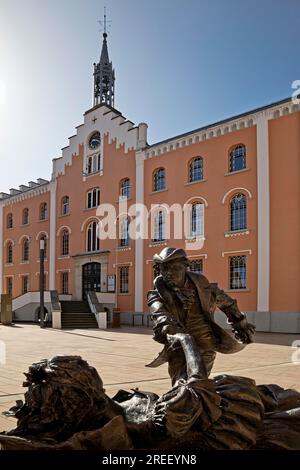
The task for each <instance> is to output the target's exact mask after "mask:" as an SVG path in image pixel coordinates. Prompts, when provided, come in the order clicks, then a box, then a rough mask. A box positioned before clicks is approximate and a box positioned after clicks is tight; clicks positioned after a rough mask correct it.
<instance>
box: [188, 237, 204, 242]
mask: <svg viewBox="0 0 300 470" xmlns="http://www.w3.org/2000/svg"><path fill="white" fill-rule="evenodd" d="M204 240H206V238H205V237H193V236H191V237H187V238H186V239H185V240H184V241H185V242H191V243H193V242H199V241H204Z"/></svg>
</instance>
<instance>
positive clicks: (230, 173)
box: [224, 168, 250, 176]
mask: <svg viewBox="0 0 300 470" xmlns="http://www.w3.org/2000/svg"><path fill="white" fill-rule="evenodd" d="M245 171H250V168H243V169H242V170H236V171H229V172H227V173H224V176H230V175H236V174H239V173H244V172H245Z"/></svg>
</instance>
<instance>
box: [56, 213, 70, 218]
mask: <svg viewBox="0 0 300 470" xmlns="http://www.w3.org/2000/svg"><path fill="white" fill-rule="evenodd" d="M68 215H71V212H68V213H67V214H60V215H59V216H58V217H68Z"/></svg>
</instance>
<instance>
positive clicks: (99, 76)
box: [94, 14, 115, 108]
mask: <svg viewBox="0 0 300 470" xmlns="http://www.w3.org/2000/svg"><path fill="white" fill-rule="evenodd" d="M114 95H115V71H114V69H113V67H112V62H109V57H108V49H107V32H106V14H104V33H103V44H102V51H101V57H100V62H99V63H98V64H94V106H96V105H98V104H102V103H104V104H108V105H109V106H111V107H112V108H113V107H114Z"/></svg>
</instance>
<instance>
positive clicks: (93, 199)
mask: <svg viewBox="0 0 300 470" xmlns="http://www.w3.org/2000/svg"><path fill="white" fill-rule="evenodd" d="M99 205H100V189H99V188H93V189H90V190H89V191H88V192H87V208H88V209H92V208H96V207H98V206H99Z"/></svg>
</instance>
